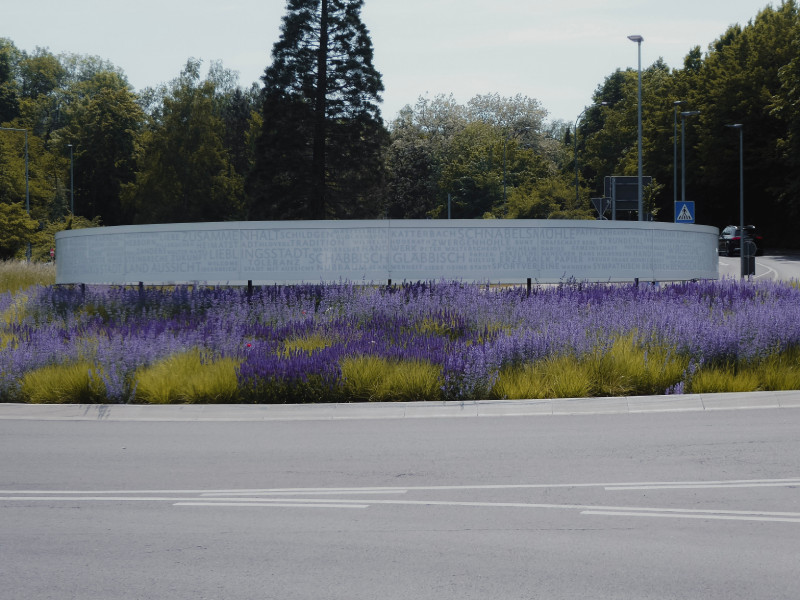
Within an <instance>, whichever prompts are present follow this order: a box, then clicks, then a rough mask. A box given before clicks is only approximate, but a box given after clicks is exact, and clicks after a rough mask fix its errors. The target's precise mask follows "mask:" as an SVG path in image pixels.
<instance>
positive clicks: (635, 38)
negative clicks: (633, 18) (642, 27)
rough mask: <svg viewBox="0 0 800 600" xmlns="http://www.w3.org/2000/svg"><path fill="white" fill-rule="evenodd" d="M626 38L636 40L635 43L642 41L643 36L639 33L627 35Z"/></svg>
mask: <svg viewBox="0 0 800 600" xmlns="http://www.w3.org/2000/svg"><path fill="white" fill-rule="evenodd" d="M628 39H629V40H630V41H632V42H636V43H637V44H641V43H642V42H643V41H644V38H643V37H642V36H640V35H629V36H628Z"/></svg>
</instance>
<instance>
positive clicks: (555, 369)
mask: <svg viewBox="0 0 800 600" xmlns="http://www.w3.org/2000/svg"><path fill="white" fill-rule="evenodd" d="M591 393H592V381H591V379H590V378H589V377H588V373H587V370H586V369H585V368H584V367H583V365H581V364H580V363H579V362H578V361H577V360H576V359H575V358H574V357H572V356H559V357H553V358H548V359H546V360H542V361H539V362H535V363H528V364H524V365H515V366H509V367H504V368H503V369H501V371H500V374H499V375H498V378H497V381H496V382H495V385H494V387H493V388H492V391H491V394H490V396H491V397H493V398H509V399H512V400H523V399H541V398H582V397H585V396H590V395H591Z"/></svg>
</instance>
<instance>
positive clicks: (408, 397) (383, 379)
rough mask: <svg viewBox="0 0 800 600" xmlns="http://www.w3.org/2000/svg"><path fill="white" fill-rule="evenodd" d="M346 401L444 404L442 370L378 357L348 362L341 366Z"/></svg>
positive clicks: (352, 359) (406, 361) (414, 361)
mask: <svg viewBox="0 0 800 600" xmlns="http://www.w3.org/2000/svg"><path fill="white" fill-rule="evenodd" d="M341 369H342V380H343V384H342V385H343V387H344V394H345V397H347V398H349V399H351V400H356V401H359V400H366V401H371V402H394V401H407V402H411V401H423V400H441V398H442V373H441V369H440V368H439V367H436V366H434V365H432V364H430V363H428V362H425V361H421V360H400V361H398V360H390V359H386V358H381V357H377V356H357V357H351V358H346V359H344V360H343V361H342V363H341Z"/></svg>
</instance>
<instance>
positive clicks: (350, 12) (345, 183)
mask: <svg viewBox="0 0 800 600" xmlns="http://www.w3.org/2000/svg"><path fill="white" fill-rule="evenodd" d="M363 4H364V2H363V0H288V2H287V14H286V15H285V16H284V18H283V25H282V28H281V37H280V39H279V41H278V42H276V43H275V45H274V46H273V49H272V59H273V61H272V64H271V65H270V66H269V67H268V68H267V69H266V71H265V73H264V76H263V78H262V79H263V81H264V88H263V90H262V110H263V127H262V130H261V134H260V136H259V138H258V141H257V147H256V159H255V166H254V169H253V173H252V174H251V177H250V181H249V192H250V199H251V206H250V211H249V217H250V218H251V219H270V220H281V219H328V218H370V217H375V216H377V215H379V214H380V212H381V206H380V202H379V198H380V185H381V179H382V173H383V167H382V164H383V160H382V153H383V151H384V148H385V146H386V143H387V140H388V133H387V132H386V130H385V128H384V126H383V121H382V119H381V114H380V109H379V107H378V104H379V102H380V93H381V92H382V91H383V84H382V82H381V76H380V73H378V71H377V70H376V69H375V67H374V66H373V64H372V42H371V40H370V36H369V32H368V31H367V28H366V27H365V26H364V24H363V23H362V22H361V7H362V6H363Z"/></svg>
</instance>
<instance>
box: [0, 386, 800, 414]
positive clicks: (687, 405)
mask: <svg viewBox="0 0 800 600" xmlns="http://www.w3.org/2000/svg"><path fill="white" fill-rule="evenodd" d="M759 408H800V391H788V392H751V393H733V394H687V395H681V396H630V397H619V398H563V399H555V400H480V401H472V402H370V403H352V404H178V405H141V404H2V403H0V419H6V420H7V419H29V420H51V421H297V420H335V419H402V418H432V417H440V418H441V417H504V416H505V417H507V416H551V415H591V414H622V413H630V414H633V413H645V412H677V411H706V410H735V409H759Z"/></svg>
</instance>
